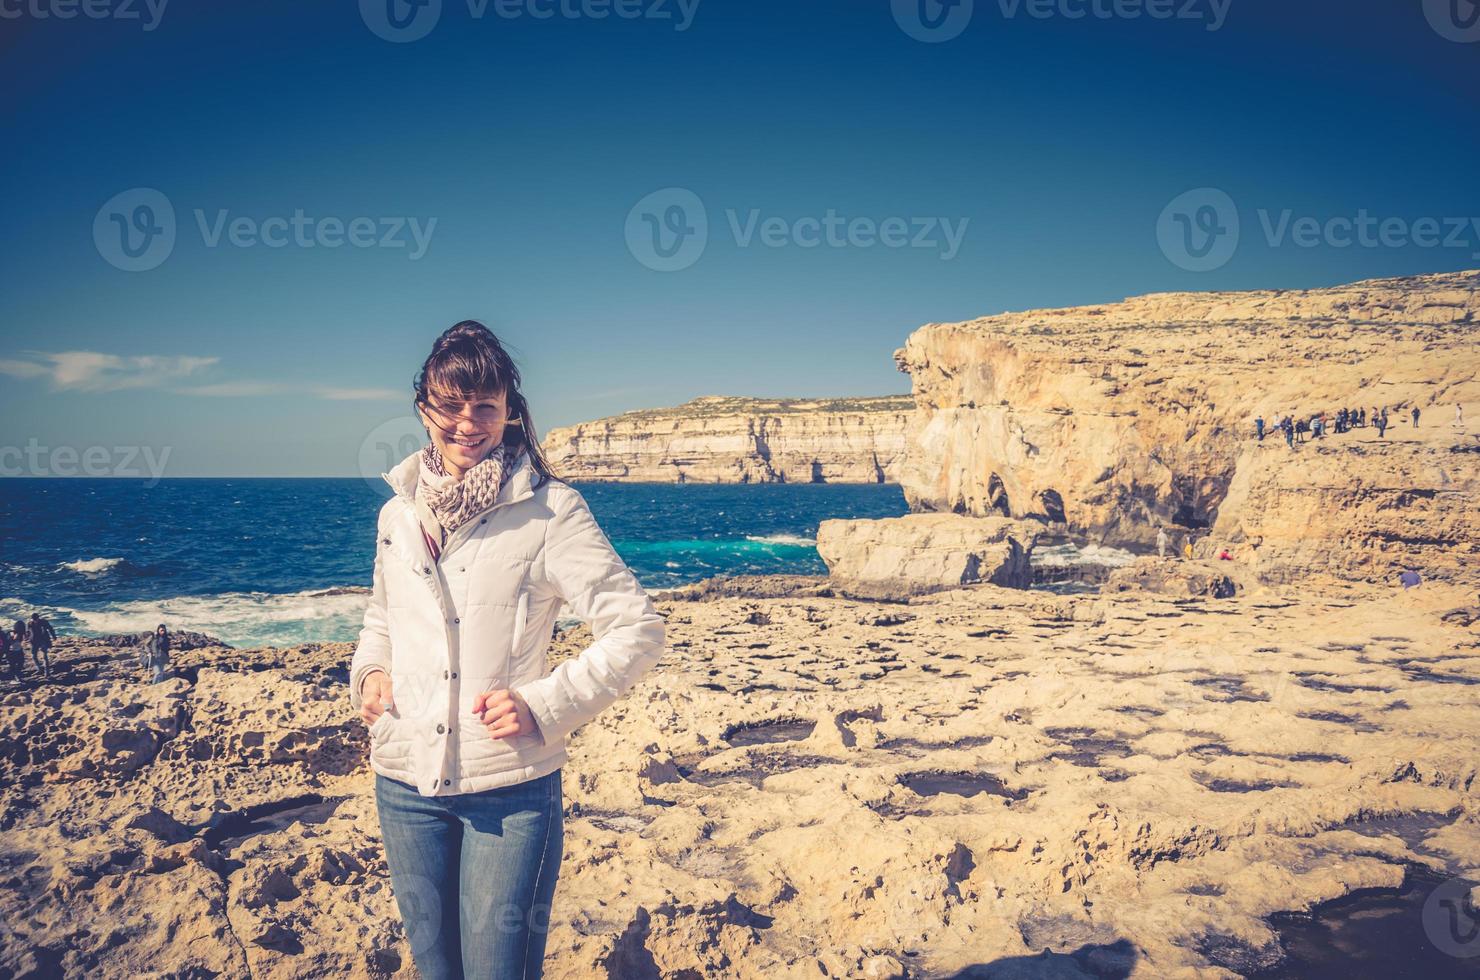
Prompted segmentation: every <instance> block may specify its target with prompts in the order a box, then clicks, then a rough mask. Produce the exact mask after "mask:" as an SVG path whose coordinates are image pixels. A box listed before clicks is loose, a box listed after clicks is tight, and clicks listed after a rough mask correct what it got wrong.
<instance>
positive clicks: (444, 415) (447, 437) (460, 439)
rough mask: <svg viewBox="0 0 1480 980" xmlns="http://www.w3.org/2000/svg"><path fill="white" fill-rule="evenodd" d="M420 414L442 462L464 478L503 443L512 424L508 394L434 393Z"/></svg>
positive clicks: (422, 407)
mask: <svg viewBox="0 0 1480 980" xmlns="http://www.w3.org/2000/svg"><path fill="white" fill-rule="evenodd" d="M420 411H421V417H422V421H423V422H425V423H426V426H427V428H428V429H429V430H430V431H431V434H432V443H433V444H434V445H435V446H436V447H437V451H438V452H440V453H441V454H442V461H443V462H444V463H445V464H446V465H447V467H448V468H449V470H450V471H455V474H456V475H458V476H461V474H462V473H465V472H467V471H468V470H470V469H472V468H473V467H474V466H476V465H478V463H480V462H482V460H483V459H484V457H486V456H487V455H488V454H489V453H490V452H492V451H493V449H494V447H495V446H497V445H498V444H499V443H500V442H502V441H503V438H504V429H505V428H506V426H507V425H508V421H509V404H508V393H507V392H499V393H497V394H484V395H482V396H476V395H466V394H464V395H452V394H449V393H446V392H442V393H438V392H431V393H429V394H428V395H427V399H426V401H425V402H424V403H423V404H422V406H421V409H420Z"/></svg>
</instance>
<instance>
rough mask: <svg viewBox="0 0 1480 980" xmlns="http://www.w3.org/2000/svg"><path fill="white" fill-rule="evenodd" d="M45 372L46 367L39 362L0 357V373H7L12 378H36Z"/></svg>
mask: <svg viewBox="0 0 1480 980" xmlns="http://www.w3.org/2000/svg"><path fill="white" fill-rule="evenodd" d="M46 373H47V371H46V368H44V367H42V366H41V365H40V364H33V363H32V362H30V361H14V360H10V359H9V358H0V374H8V375H10V376H11V377H12V378H36V377H40V376H41V375H43V374H46Z"/></svg>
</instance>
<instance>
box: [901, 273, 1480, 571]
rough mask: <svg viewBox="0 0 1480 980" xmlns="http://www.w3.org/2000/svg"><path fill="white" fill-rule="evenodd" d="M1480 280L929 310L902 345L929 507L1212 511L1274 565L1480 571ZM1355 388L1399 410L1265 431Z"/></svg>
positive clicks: (1102, 524)
mask: <svg viewBox="0 0 1480 980" xmlns="http://www.w3.org/2000/svg"><path fill="white" fill-rule="evenodd" d="M1477 286H1480V272H1460V273H1445V274H1440V275H1429V276H1417V277H1411V278H1404V279H1384V280H1373V281H1370V282H1360V283H1354V284H1351V285H1347V286H1339V287H1333V288H1329V289H1312V290H1264V291H1255V292H1239V293H1230V292H1210V293H1165V294H1155V295H1150V296H1141V297H1136V298H1133V299H1128V300H1126V301H1124V302H1121V303H1108V304H1104V305H1099V306H1087V307H1076V308H1072V309H1059V310H1030V311H1027V312H1022V313H1005V314H1002V315H999V316H992V317H985V318H982V319H979V320H973V321H970V322H966V323H934V324H927V325H926V326H923V327H921V328H920V329H919V330H916V331H915V332H914V333H913V334H911V335H910V337H909V338H908V340H907V341H906V343H905V345H904V347H902V348H901V349H899V350H898V351H896V352H895V360H896V363H897V364H898V365H899V367H900V369H901V370H903V371H907V372H908V373H909V374H910V375H911V377H912V379H913V382H914V396H915V404H916V411H915V414H914V416H913V417H912V420H911V425H910V429H909V432H908V433H907V442H908V449H907V452H906V456H905V460H904V462H903V464H902V466H901V468H900V477H899V482H900V483H901V484H902V486H903V488H904V491H905V496H906V499H907V500H908V502H909V504H910V509H911V510H912V511H956V512H960V513H965V514H975V515H1006V516H1011V517H1014V518H1025V517H1037V518H1039V519H1041V520H1044V521H1048V522H1058V521H1062V522H1064V523H1065V525H1066V526H1067V527H1068V528H1069V530H1070V531H1071V532H1073V533H1077V534H1080V535H1084V536H1086V537H1088V538H1089V539H1090V540H1092V541H1095V542H1098V543H1111V544H1116V545H1120V546H1129V547H1140V548H1145V549H1149V547H1150V545H1151V544H1152V543H1153V542H1154V540H1155V538H1156V533H1157V528H1158V527H1160V526H1163V525H1170V526H1173V527H1177V526H1180V527H1182V528H1195V529H1199V533H1202V530H1203V529H1207V528H1211V531H1212V536H1213V539H1214V541H1215V542H1216V543H1217V544H1218V545H1219V546H1223V545H1227V546H1230V547H1232V548H1233V549H1234V554H1235V557H1236V559H1237V560H1238V561H1239V562H1241V563H1243V564H1245V565H1247V566H1248V567H1249V568H1251V569H1253V570H1254V571H1255V572H1256V574H1257V575H1258V576H1259V577H1260V578H1261V579H1262V580H1264V581H1267V582H1286V581H1297V580H1299V579H1301V578H1303V577H1304V576H1306V575H1309V574H1312V573H1330V574H1333V575H1338V576H1341V577H1346V578H1357V579H1362V580H1367V581H1384V580H1386V581H1391V580H1392V578H1393V576H1395V575H1396V573H1397V572H1398V571H1399V570H1401V569H1403V568H1407V567H1417V568H1419V569H1420V570H1421V571H1423V572H1424V573H1425V574H1426V575H1427V576H1428V577H1430V578H1435V577H1437V578H1441V579H1445V580H1448V581H1454V582H1464V583H1467V584H1474V583H1475V582H1476V581H1477V580H1480V571H1477V569H1480V561H1477V558H1480V517H1477V514H1480V507H1477V506H1476V501H1477V491H1480V425H1477V424H1476V422H1475V421H1474V416H1475V415H1476V409H1477V406H1480V292H1477ZM1456 404H1462V405H1464V406H1465V407H1466V409H1467V415H1469V416H1470V419H1471V421H1470V422H1469V428H1468V430H1466V429H1462V428H1460V427H1458V426H1455V425H1454V424H1453V419H1454V407H1455V405H1456ZM1414 406H1417V407H1418V408H1419V409H1420V410H1421V413H1422V414H1421V418H1420V423H1419V425H1418V426H1417V427H1415V426H1413V425H1412V424H1411V423H1410V420H1409V416H1408V412H1409V410H1410V409H1411V408H1412V407H1414ZM1341 408H1351V409H1365V410H1367V412H1368V413H1369V415H1370V414H1372V412H1373V410H1374V409H1375V408H1387V409H1389V411H1390V419H1391V421H1392V422H1393V425H1392V426H1391V427H1390V428H1389V429H1388V430H1387V434H1386V436H1385V437H1379V436H1378V434H1377V430H1376V429H1375V428H1372V427H1368V428H1358V429H1355V430H1354V431H1351V432H1347V433H1341V434H1333V435H1331V436H1328V437H1325V438H1322V439H1317V440H1309V441H1307V442H1305V443H1304V444H1301V445H1298V446H1297V447H1296V448H1295V449H1293V450H1292V449H1290V448H1288V447H1287V446H1286V445H1285V441H1284V439H1283V438H1282V437H1281V435H1280V434H1279V433H1278V432H1275V433H1274V434H1273V435H1271V436H1267V437H1266V438H1265V439H1264V441H1262V442H1260V441H1258V440H1256V438H1255V436H1254V419H1255V418H1256V417H1257V416H1260V415H1262V416H1263V417H1264V419H1265V420H1266V422H1268V423H1269V426H1270V428H1271V429H1273V427H1274V425H1275V423H1276V422H1277V421H1278V420H1279V419H1280V418H1282V417H1283V416H1285V415H1287V414H1291V415H1294V416H1296V417H1300V416H1302V415H1303V416H1304V417H1306V418H1309V417H1310V416H1311V414H1313V413H1316V412H1321V411H1325V412H1327V413H1329V414H1330V415H1332V416H1333V417H1334V415H1335V413H1336V411H1337V410H1338V409H1341ZM1200 557H1201V555H1200Z"/></svg>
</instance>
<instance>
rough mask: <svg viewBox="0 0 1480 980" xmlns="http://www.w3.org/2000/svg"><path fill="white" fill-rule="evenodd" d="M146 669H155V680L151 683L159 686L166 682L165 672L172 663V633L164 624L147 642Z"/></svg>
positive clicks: (145, 651)
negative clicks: (160, 683) (163, 681)
mask: <svg viewBox="0 0 1480 980" xmlns="http://www.w3.org/2000/svg"><path fill="white" fill-rule="evenodd" d="M144 653H145V656H146V658H147V660H146V662H145V666H146V667H153V668H154V679H153V680H151V681H150V682H149V683H151V684H158V683H159V682H160V681H162V680H164V671H165V668H166V667H167V666H169V662H170V631H169V629H168V627H166V626H165V625H164V623H160V624H159V625H158V626H157V627H155V629H154V632H153V633H152V634H151V635H150V637H149V639H148V640H146V641H145V649H144Z"/></svg>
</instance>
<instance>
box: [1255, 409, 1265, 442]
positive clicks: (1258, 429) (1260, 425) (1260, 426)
mask: <svg viewBox="0 0 1480 980" xmlns="http://www.w3.org/2000/svg"><path fill="white" fill-rule="evenodd" d="M1254 432H1255V434H1256V435H1258V436H1259V441H1260V442H1263V441H1264V416H1262V415H1261V416H1259V417H1258V418H1256V419H1255V420H1254Z"/></svg>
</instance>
